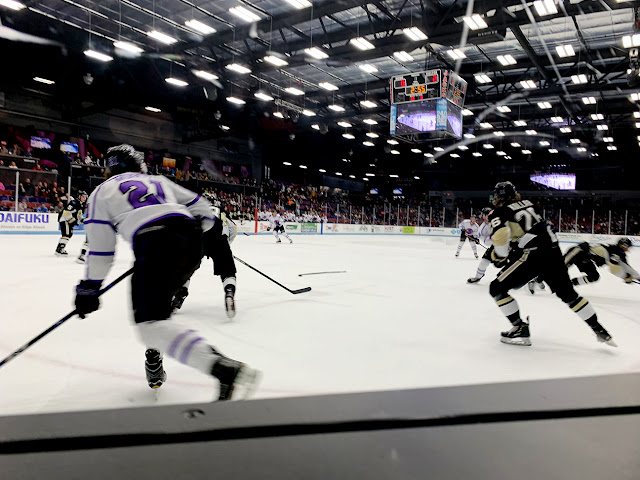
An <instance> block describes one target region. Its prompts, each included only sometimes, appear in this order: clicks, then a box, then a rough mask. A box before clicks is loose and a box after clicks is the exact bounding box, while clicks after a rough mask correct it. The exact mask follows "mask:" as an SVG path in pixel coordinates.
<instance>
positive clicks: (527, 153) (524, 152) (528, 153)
mask: <svg viewBox="0 0 640 480" xmlns="http://www.w3.org/2000/svg"><path fill="white" fill-rule="evenodd" d="M522 154H523V155H531V150H526V149H525V150H522Z"/></svg>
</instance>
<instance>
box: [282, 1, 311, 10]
mask: <svg viewBox="0 0 640 480" xmlns="http://www.w3.org/2000/svg"><path fill="white" fill-rule="evenodd" d="M286 2H287V3H289V4H290V5H293V6H294V7H296V8H297V9H298V10H302V9H303V8H308V7H310V6H311V2H309V1H307V0H286Z"/></svg>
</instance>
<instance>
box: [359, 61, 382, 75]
mask: <svg viewBox="0 0 640 480" xmlns="http://www.w3.org/2000/svg"><path fill="white" fill-rule="evenodd" d="M358 68H359V69H360V70H362V71H363V72H367V73H376V72H377V71H378V69H377V68H376V67H374V66H373V65H371V64H370V63H365V64H363V65H358Z"/></svg>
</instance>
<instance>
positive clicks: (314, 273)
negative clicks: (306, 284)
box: [298, 270, 347, 277]
mask: <svg viewBox="0 0 640 480" xmlns="http://www.w3.org/2000/svg"><path fill="white" fill-rule="evenodd" d="M324 273H347V271H346V270H339V271H335V272H313V273H300V274H298V276H299V277H303V276H305V275H322V274H324Z"/></svg>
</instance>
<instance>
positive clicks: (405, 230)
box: [402, 227, 416, 233]
mask: <svg viewBox="0 0 640 480" xmlns="http://www.w3.org/2000/svg"><path fill="white" fill-rule="evenodd" d="M402 233H416V227H402Z"/></svg>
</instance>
